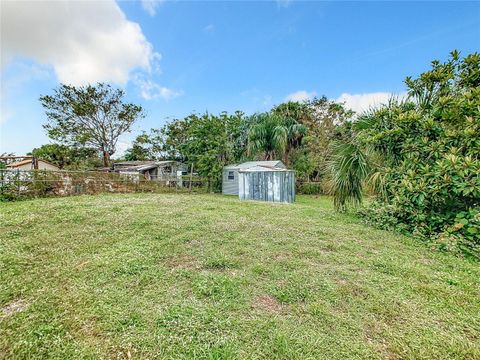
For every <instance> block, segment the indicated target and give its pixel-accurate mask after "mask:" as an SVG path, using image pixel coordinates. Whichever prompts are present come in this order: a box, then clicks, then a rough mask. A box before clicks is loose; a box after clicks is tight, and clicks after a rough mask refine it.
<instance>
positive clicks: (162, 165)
mask: <svg viewBox="0 0 480 360" xmlns="http://www.w3.org/2000/svg"><path fill="white" fill-rule="evenodd" d="M113 171H114V172H117V173H119V174H120V175H124V176H129V177H136V178H138V179H146V180H152V181H178V179H181V176H182V175H186V174H187V171H188V167H187V165H185V164H182V163H181V162H178V161H173V160H166V161H122V162H118V163H114V164H113Z"/></svg>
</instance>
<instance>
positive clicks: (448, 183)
mask: <svg viewBox="0 0 480 360" xmlns="http://www.w3.org/2000/svg"><path fill="white" fill-rule="evenodd" d="M432 64H433V66H432V70H431V71H428V72H426V73H423V74H421V75H420V77H419V78H418V79H415V80H412V79H410V78H407V80H406V84H407V86H408V88H409V95H410V98H409V99H408V101H406V102H398V101H392V102H391V103H390V104H389V105H387V106H384V107H382V108H379V109H377V110H374V111H372V112H370V113H368V114H366V115H364V116H361V117H360V118H359V119H358V121H357V122H356V123H355V124H354V136H353V141H352V142H354V143H355V144H356V146H359V147H360V148H361V149H362V151H363V152H364V154H365V156H366V158H367V159H368V167H369V176H366V178H365V179H366V180H365V182H366V183H368V184H369V185H371V187H373V188H375V190H376V191H375V192H376V200H375V201H374V202H373V203H372V204H370V205H369V206H368V207H367V208H365V209H363V210H362V211H361V214H362V215H364V216H365V217H366V219H367V220H369V221H370V222H371V223H374V224H377V225H379V226H381V227H385V228H395V229H398V230H401V231H406V232H409V233H412V234H414V235H418V236H420V237H422V238H428V239H430V240H433V241H434V242H438V243H439V244H443V245H442V247H443V248H445V249H452V248H454V247H456V249H457V250H461V251H463V252H465V253H468V254H476V255H477V256H480V252H479V244H480V231H479V228H478V226H479V225H478V222H479V217H480V215H479V209H480V55H479V54H472V55H469V56H467V57H465V58H464V59H460V57H459V55H458V53H456V52H453V53H452V58H451V59H450V60H449V61H447V62H446V63H443V64H441V63H440V62H437V61H434V62H433V63H432ZM350 163H353V162H348V164H350ZM350 173H352V172H350ZM350 173H349V174H350ZM347 180H348V181H349V184H350V183H352V182H351V181H350V179H347Z"/></svg>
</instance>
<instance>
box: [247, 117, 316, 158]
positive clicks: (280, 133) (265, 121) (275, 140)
mask: <svg viewBox="0 0 480 360" xmlns="http://www.w3.org/2000/svg"><path fill="white" fill-rule="evenodd" d="M251 124H252V125H251V126H250V129H249V130H248V155H249V156H253V155H255V154H261V155H262V157H263V159H264V160H273V159H275V158H276V157H280V158H282V159H283V161H284V163H285V165H288V156H289V153H290V151H291V150H292V149H293V148H295V147H298V146H300V144H301V140H302V138H303V136H304V135H305V134H306V131H307V129H306V127H305V126H304V125H302V124H300V123H298V122H297V121H296V120H295V119H294V118H293V117H286V116H282V115H280V114H276V113H261V114H256V115H254V116H253V118H252V119H251Z"/></svg>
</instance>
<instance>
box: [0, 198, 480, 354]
mask: <svg viewBox="0 0 480 360" xmlns="http://www.w3.org/2000/svg"><path fill="white" fill-rule="evenodd" d="M0 239H1V240H0V309H1V311H0V358H32V359H33V358H35V359H36V358H49V359H51V358H58V359H69V358H75V359H77V358H132V359H137V358H150V359H152V358H171V359H178V358H189V359H190V358H198V359H201V358H206V359H230V358H232V359H233V358H235V359H247V358H256V359H267V358H268V359H271V358H279V359H348V358H392V359H396V358H415V359H419V358H432V359H447V358H450V359H452V358H470V359H478V358H480V301H479V299H480V285H479V279H480V266H479V264H478V263H473V262H468V261H466V260H464V259H460V258H456V257H454V256H452V255H450V254H443V253H439V252H433V251H431V250H429V249H428V248H427V247H425V246H424V245H422V244H420V243H418V242H417V241H415V240H413V239H410V238H407V237H402V236H399V235H397V234H393V233H390V232H385V231H380V230H375V229H372V228H369V227H366V226H364V225H362V224H361V223H359V221H358V220H356V219H355V218H354V217H351V216H348V215H342V214H335V213H334V212H333V209H332V205H331V200H330V199H328V198H313V197H299V198H298V201H297V202H296V203H295V204H293V205H281V204H270V203H258V202H240V201H239V200H238V199H236V198H235V197H224V196H220V195H188V194H187V195H182V194H133V195H132V194H125V195H123V194H117V195H99V196H78V197H69V198H50V199H37V200H31V201H22V202H16V203H2V204H0Z"/></svg>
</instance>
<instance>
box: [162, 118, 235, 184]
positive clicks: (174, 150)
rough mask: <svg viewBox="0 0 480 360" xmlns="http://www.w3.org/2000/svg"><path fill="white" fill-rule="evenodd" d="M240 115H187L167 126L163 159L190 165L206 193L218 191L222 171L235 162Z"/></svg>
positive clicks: (163, 131) (165, 128)
mask: <svg viewBox="0 0 480 360" xmlns="http://www.w3.org/2000/svg"><path fill="white" fill-rule="evenodd" d="M242 121H243V113H241V112H236V113H235V114H233V115H229V114H227V113H225V112H223V113H221V114H220V115H218V116H217V115H212V114H208V113H205V114H203V115H197V114H191V115H189V116H187V117H186V118H184V119H177V120H174V121H173V122H171V123H169V124H167V125H166V126H165V127H164V128H163V129H162V130H161V131H160V132H161V134H162V135H163V137H164V138H163V139H162V141H163V150H164V153H165V154H166V155H167V156H171V157H172V158H176V159H178V160H180V161H184V162H187V163H189V164H191V163H193V164H194V171H195V172H197V173H198V174H199V175H200V176H202V177H204V178H206V179H207V182H208V188H209V189H210V190H219V189H220V186H221V179H222V170H223V167H224V166H225V165H227V164H229V163H233V162H235V161H237V160H238V159H239V152H238V149H237V148H236V147H235V144H236V143H237V141H238V139H239V137H240V125H241V123H242Z"/></svg>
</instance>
